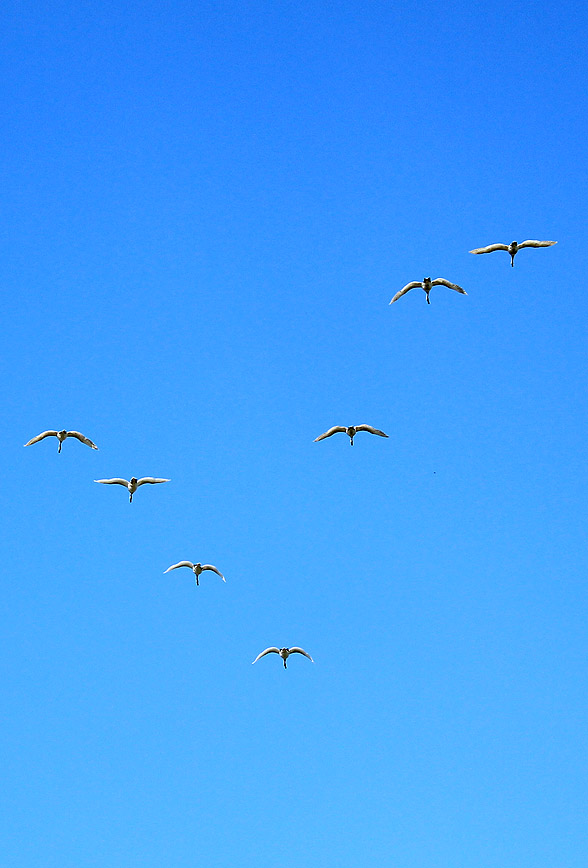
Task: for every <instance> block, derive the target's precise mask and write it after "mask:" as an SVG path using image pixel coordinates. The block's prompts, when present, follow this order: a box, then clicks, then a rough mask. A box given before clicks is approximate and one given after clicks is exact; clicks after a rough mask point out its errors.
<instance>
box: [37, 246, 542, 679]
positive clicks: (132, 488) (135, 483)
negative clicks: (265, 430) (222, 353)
mask: <svg viewBox="0 0 588 868" xmlns="http://www.w3.org/2000/svg"><path fill="white" fill-rule="evenodd" d="M553 244H557V241H523V242H522V243H521V244H518V243H517V242H516V241H513V242H511V244H489V245H488V247H477V248H476V249H475V250H470V253H475V254H480V253H494V251H495V250H505V251H506V252H507V253H509V254H510V264H511V266H513V268H514V258H515V256H516V254H517V253H518V251H519V250H522V249H523V248H525V247H551V246H552V245H553ZM433 286H447V287H448V288H449V289H454V290H455V291H456V292H460V293H461V294H462V295H467V293H466V291H465V289H462V287H461V286H458V285H457V284H456V283H450V282H449V281H448V280H445V278H443V277H437V278H435V280H431V278H430V277H425V278H424V279H423V280H422V281H419V280H416V281H412V282H411V283H407V285H406V286H405V287H403V288H402V289H401V290H399V292H397V293H396V295H395V296H394V298H393V299H392V301H391V302H390V304H394V302H395V301H398V299H399V298H401V297H402V296H403V295H406V293H407V292H410V290H411V289H416V288H417V287H420V289H423V290H424V291H425V293H426V295H427V304H430V303H431V300H430V298H429V293H430V291H431V288H432V287H433ZM360 431H366V432H367V433H368V434H376V435H377V436H378V437H388V435H387V434H385V433H384V432H383V431H380V429H379V428H374V427H373V426H372V425H349V426H348V427H345V426H342V425H334V426H333V427H332V428H329V430H328V431H325V433H324V434H320V435H319V436H318V437H317V438H316V439H315V441H314V442H315V443H318V441H319V440H325V439H326V438H327V437H332V436H333V434H347V436H348V437H349V439H350V441H351V445H352V446H353V438H354V437H355V436H356V434H358V433H359V432H360ZM46 437H57V440H58V442H59V447H58V449H57V452H58V453H59V452H61V447H62V445H63V443H64V441H65V440H66V439H67V438H68V437H73V438H74V439H75V440H79V441H80V443H83V444H84V445H85V446H89V447H90V448H91V449H98V447H97V446H96V444H95V443H94V442H93V441H92V440H90V438H89V437H86V436H85V435H84V434H81V433H80V432H79V431H66V430H63V431H43V433H42V434H37V436H36V437H33V438H32V439H31V440H29V441H28V443H25V444H24V445H25V446H32V445H33V444H34V443H39V442H40V441H41V440H45V438H46ZM170 481H171V480H169V479H161V478H158V477H155V476H142V477H141V478H140V479H137V477H136V476H131V478H130V480H126V479H122V478H119V477H114V478H113V479H95V480H94V482H100V483H102V484H103V485H122V486H124V487H125V488H126V489H127V491H128V492H129V503H132V502H133V494H134V493H135V492H136V491H137V489H138V488H139V487H140V486H141V485H157V484H158V483H161V482H170ZM180 567H187V568H188V569H190V570H192V572H193V573H194V578H195V580H196V585H200V581H199V577H200V575H201V574H202V573H203V572H204V571H205V570H209V571H210V572H213V573H216V574H217V576H220V578H221V579H222V580H223V582H225V581H226V579H225V577H224V576H223V574H222V573H221V571H220V570H219V569H217V567H215V566H213V565H212V564H201V563H196V564H193V563H192V561H179V562H178V563H177V564H172V566H171V567H168V568H167V570H164V573H169V572H171V570H177V569H180ZM267 654H278V655H279V656H280V657H281V659H282V661H283V663H284V669H287V668H288V667H287V666H286V660H287V659H288V657H289V656H290V655H291V654H302V655H303V656H304V657H307V658H308V659H309V660H310V661H311V663H314V660H313V659H312V657H311V656H310V654H309V653H308V652H307V651H305V650H304V649H303V648H298V647H297V646H293V647H292V648H277V647H276V646H271V647H270V648H266V649H265V651H262V652H261V654H258V655H257V657H256V658H255V660H254V661H253V663H257V661H258V660H261V658H262V657H265V656H266V655H267Z"/></svg>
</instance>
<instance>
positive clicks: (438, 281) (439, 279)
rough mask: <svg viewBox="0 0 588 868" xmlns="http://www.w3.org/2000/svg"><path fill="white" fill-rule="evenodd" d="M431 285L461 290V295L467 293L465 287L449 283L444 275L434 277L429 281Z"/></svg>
mask: <svg viewBox="0 0 588 868" xmlns="http://www.w3.org/2000/svg"><path fill="white" fill-rule="evenodd" d="M431 286H448V287H449V289H455V291H456V292H461V294H462V295H467V292H466V291H465V289H462V288H461V286H458V285H457V283H450V282H449V281H448V280H445V278H444V277H436V278H435V280H432V281H431Z"/></svg>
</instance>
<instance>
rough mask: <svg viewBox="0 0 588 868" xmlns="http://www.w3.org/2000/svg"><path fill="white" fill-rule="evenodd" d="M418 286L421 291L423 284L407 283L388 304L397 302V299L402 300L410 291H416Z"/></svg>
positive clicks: (417, 282)
mask: <svg viewBox="0 0 588 868" xmlns="http://www.w3.org/2000/svg"><path fill="white" fill-rule="evenodd" d="M418 286H420V288H421V289H422V288H423V284H422V283H421V281H420V280H413V282H412V283H407V284H406V286H405V287H403V288H402V289H401V290H399V291H398V292H397V293H396V295H395V296H394V298H393V299H392V301H391V302H390V304H394V302H395V301H398V299H399V298H402V296H403V295H406V293H407V292H410V290H411V289H416V288H417V287H418Z"/></svg>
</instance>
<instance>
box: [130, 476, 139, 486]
mask: <svg viewBox="0 0 588 868" xmlns="http://www.w3.org/2000/svg"><path fill="white" fill-rule="evenodd" d="M137 482H138V480H137V477H136V476H131V485H136V484H137Z"/></svg>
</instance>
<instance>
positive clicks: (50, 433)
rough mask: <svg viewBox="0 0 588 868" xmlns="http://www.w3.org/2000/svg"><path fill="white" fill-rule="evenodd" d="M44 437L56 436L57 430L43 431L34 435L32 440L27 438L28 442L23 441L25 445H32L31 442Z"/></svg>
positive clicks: (36, 441)
mask: <svg viewBox="0 0 588 868" xmlns="http://www.w3.org/2000/svg"><path fill="white" fill-rule="evenodd" d="M45 437H57V431H43V433H42V434H37V436H36V437H33V439H32V440H29V442H28V443H25V446H32V445H33V443H38V442H39V440H44V439H45Z"/></svg>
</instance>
